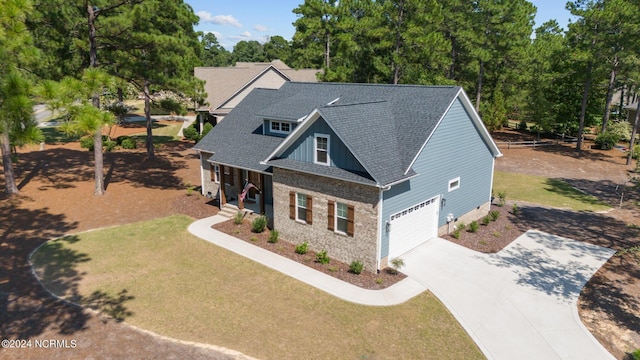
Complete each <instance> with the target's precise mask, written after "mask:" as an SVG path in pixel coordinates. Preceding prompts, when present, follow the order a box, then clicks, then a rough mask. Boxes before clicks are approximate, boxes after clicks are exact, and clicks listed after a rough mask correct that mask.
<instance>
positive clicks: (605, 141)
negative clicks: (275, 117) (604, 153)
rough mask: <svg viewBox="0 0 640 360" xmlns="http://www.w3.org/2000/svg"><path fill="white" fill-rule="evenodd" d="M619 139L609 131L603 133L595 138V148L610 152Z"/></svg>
mask: <svg viewBox="0 0 640 360" xmlns="http://www.w3.org/2000/svg"><path fill="white" fill-rule="evenodd" d="M619 140H620V137H619V136H618V135H617V134H614V133H611V132H609V131H607V132H604V133H602V134H600V135H598V136H597V137H596V141H595V142H596V146H597V147H598V148H599V149H601V150H611V149H613V147H614V146H615V145H616V144H617V143H618V141H619Z"/></svg>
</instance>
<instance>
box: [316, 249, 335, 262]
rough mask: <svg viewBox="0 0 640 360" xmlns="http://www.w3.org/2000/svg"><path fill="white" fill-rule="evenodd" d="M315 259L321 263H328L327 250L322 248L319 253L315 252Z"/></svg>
mask: <svg viewBox="0 0 640 360" xmlns="http://www.w3.org/2000/svg"><path fill="white" fill-rule="evenodd" d="M316 261H317V262H319V263H320V264H323V265H326V264H328V263H329V262H330V261H331V259H330V258H329V255H327V250H322V251H320V252H319V253H317V254H316Z"/></svg>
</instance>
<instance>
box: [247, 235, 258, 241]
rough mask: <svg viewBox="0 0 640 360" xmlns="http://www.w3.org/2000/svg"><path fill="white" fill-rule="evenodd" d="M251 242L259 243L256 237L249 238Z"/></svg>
mask: <svg viewBox="0 0 640 360" xmlns="http://www.w3.org/2000/svg"><path fill="white" fill-rule="evenodd" d="M249 240H251V241H253V242H256V241H258V238H257V237H256V236H252V237H250V238H249Z"/></svg>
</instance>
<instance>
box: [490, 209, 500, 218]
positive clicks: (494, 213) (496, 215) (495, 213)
mask: <svg viewBox="0 0 640 360" xmlns="http://www.w3.org/2000/svg"><path fill="white" fill-rule="evenodd" d="M489 216H490V217H491V221H496V220H498V218H499V217H500V211H498V210H491V212H489Z"/></svg>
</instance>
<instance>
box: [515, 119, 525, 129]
mask: <svg viewBox="0 0 640 360" xmlns="http://www.w3.org/2000/svg"><path fill="white" fill-rule="evenodd" d="M516 129H518V130H527V121H526V120H520V122H519V123H518V125H517V126H516Z"/></svg>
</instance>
